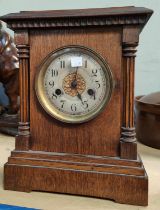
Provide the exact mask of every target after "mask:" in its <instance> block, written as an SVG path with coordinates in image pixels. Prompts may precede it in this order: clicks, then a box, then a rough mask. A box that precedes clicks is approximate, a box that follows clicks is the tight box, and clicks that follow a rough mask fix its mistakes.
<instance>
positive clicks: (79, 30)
mask: <svg viewBox="0 0 160 210" xmlns="http://www.w3.org/2000/svg"><path fill="white" fill-rule="evenodd" d="M151 14H152V11H151V10H149V9H146V8H136V7H124V8H103V9H87V10H66V11H35V12H20V13H15V14H9V15H6V16H3V17H1V18H2V20H3V21H5V22H6V23H7V24H8V27H9V28H10V29H12V30H14V32H15V42H16V45H17V48H18V53H19V59H20V72H19V77H20V98H21V100H20V106H21V108H20V122H19V133H18V136H17V137H16V148H15V150H14V151H13V152H12V153H11V157H9V159H8V162H7V163H6V164H5V168H4V188H5V189H7V190H17V191H26V192H30V191H31V190H40V191H50V192H60V193H69V194H77V195H86V196H94V197H101V198H109V199H113V200H115V201H116V202H119V203H128V204H136V205H144V206H145V205H147V204H148V177H147V174H146V171H145V169H144V167H143V164H142V161H141V159H140V157H139V156H138V155H137V143H136V137H135V135H136V134H135V128H134V115H133V113H134V111H133V106H134V63H135V56H136V47H137V45H138V42H139V34H140V32H141V30H142V29H143V27H144V25H145V24H146V22H147V21H148V19H149V18H150V16H151ZM70 45H74V46H77V45H78V46H84V47H87V48H89V49H92V50H94V51H95V52H96V53H97V54H98V55H99V56H101V57H103V61H104V62H107V63H108V65H109V66H110V69H111V71H112V75H113V80H114V84H115V86H114V89H113V91H112V96H111V100H110V102H109V103H108V105H107V106H106V107H105V109H104V110H103V112H102V114H99V115H98V116H97V117H96V118H94V119H92V120H90V121H88V122H84V123H81V124H74V123H72V124H68V123H64V122H60V121H59V120H56V119H54V118H53V117H51V116H50V115H49V114H47V113H46V112H45V110H44V109H43V108H42V106H41V105H40V103H39V101H38V99H37V96H36V93H35V81H36V74H37V73H38V72H39V69H40V65H42V64H43V63H44V59H45V58H46V57H47V56H50V55H51V54H52V52H54V51H55V50H57V49H59V48H61V47H64V46H70ZM58 52H59V51H58ZM49 53H51V54H49ZM47 58H48V57H47ZM58 71H59V70H58ZM58 71H56V72H54V75H52V76H55V74H56V75H58V73H57V72H58ZM92 73H93V72H92ZM72 86H73V85H72ZM71 108H73V107H71Z"/></svg>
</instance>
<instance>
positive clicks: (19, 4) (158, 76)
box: [0, 0, 160, 103]
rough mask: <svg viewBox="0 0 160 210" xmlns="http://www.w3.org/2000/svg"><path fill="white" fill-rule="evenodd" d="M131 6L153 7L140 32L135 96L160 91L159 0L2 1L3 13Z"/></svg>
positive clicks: (0, 1)
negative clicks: (152, 11) (149, 17)
mask: <svg viewBox="0 0 160 210" xmlns="http://www.w3.org/2000/svg"><path fill="white" fill-rule="evenodd" d="M130 5H132V6H142V7H148V8H150V9H153V10H154V14H153V15H152V17H151V19H150V20H149V22H148V23H147V25H146V26H145V28H144V30H143V31H142V33H141V35H140V44H139V46H138V48H137V49H138V52H137V58H136V72H135V95H142V94H148V93H151V92H155V91H159V90H160V51H159V49H160V47H159V46H160V0H141V1H140V0H115V1H113V0H79V1H78V0H58V1H57V0H14V1H13V0H0V8H1V9H0V16H2V15H5V14H7V13H13V12H19V11H26V10H55V9H78V8H98V7H112V6H116V7H117V6H130ZM4 28H5V24H4ZM5 29H6V28H5ZM8 32H9V33H11V34H12V35H13V32H12V31H10V30H8ZM0 89H1V88H0ZM1 94H2V91H0V100H1V99H2V97H1ZM6 102H7V101H6ZM0 103H1V101H0Z"/></svg>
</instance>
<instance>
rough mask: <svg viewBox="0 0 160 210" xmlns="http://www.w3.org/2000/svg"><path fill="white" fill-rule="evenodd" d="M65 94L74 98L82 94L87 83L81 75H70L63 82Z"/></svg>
mask: <svg viewBox="0 0 160 210" xmlns="http://www.w3.org/2000/svg"><path fill="white" fill-rule="evenodd" d="M63 89H64V92H65V93H66V94H68V95H70V96H72V97H74V96H76V95H77V93H79V94H82V93H83V92H84V91H85V89H86V82H85V80H84V78H83V77H82V76H81V75H80V74H76V73H70V74H68V75H67V76H66V77H65V78H64V80H63Z"/></svg>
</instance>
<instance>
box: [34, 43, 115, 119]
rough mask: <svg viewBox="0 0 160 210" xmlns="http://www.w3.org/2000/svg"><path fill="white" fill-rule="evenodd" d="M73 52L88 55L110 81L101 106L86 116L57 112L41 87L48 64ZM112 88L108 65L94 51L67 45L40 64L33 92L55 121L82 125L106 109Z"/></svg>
mask: <svg viewBox="0 0 160 210" xmlns="http://www.w3.org/2000/svg"><path fill="white" fill-rule="evenodd" d="M70 51H72V52H73V51H74V52H82V53H85V54H87V55H90V56H91V57H92V58H93V59H94V60H96V61H97V62H98V63H99V64H100V65H101V67H102V69H103V71H104V74H105V77H106V78H107V77H108V76H109V81H110V90H109V94H108V97H107V93H106V94H105V96H106V97H104V100H103V102H102V103H101V105H100V106H99V107H98V109H96V110H93V111H92V112H89V113H87V114H86V115H82V116H77V115H69V114H66V113H63V112H61V111H59V110H58V109H57V108H56V107H54V105H53V104H52V103H51V101H50V100H49V99H48V98H47V96H46V94H45V90H44V86H43V84H44V83H43V82H44V75H45V72H46V70H47V68H48V66H49V65H50V63H51V62H52V61H53V60H54V59H55V58H56V57H58V56H60V55H62V54H65V53H67V52H70ZM113 86H114V81H113V76H112V72H111V70H110V67H109V65H108V64H107V62H106V61H105V60H104V59H103V58H102V57H101V56H100V55H99V54H97V53H96V52H95V51H93V50H91V49H89V48H87V47H84V46H79V45H69V46H65V47H62V48H58V49H57V50H55V51H53V52H51V53H50V54H49V55H48V56H47V57H46V58H45V59H44V61H43V62H42V63H41V65H40V66H39V68H38V71H37V74H36V78H35V92H36V95H37V98H38V101H39V103H40V104H41V106H42V107H43V108H44V110H45V111H46V112H47V113H48V114H49V115H50V116H52V117H54V118H55V119H57V120H60V121H62V122H66V123H82V122H87V121H89V120H91V119H93V118H95V117H96V116H97V115H99V114H100V113H101V112H102V111H103V110H104V109H105V107H106V105H107V104H108V102H109V100H110V98H111V94H112V91H113Z"/></svg>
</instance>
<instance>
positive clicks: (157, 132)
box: [135, 92, 160, 149]
mask: <svg viewBox="0 0 160 210" xmlns="http://www.w3.org/2000/svg"><path fill="white" fill-rule="evenodd" d="M135 107H136V134H137V139H138V141H140V142H142V143H143V144H145V145H147V146H150V147H153V148H156V149H160V92H155V93H151V94H149V95H146V96H137V97H136V99H135Z"/></svg>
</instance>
